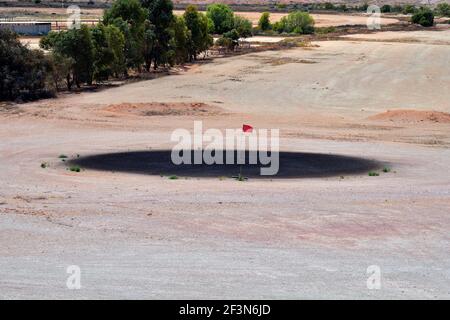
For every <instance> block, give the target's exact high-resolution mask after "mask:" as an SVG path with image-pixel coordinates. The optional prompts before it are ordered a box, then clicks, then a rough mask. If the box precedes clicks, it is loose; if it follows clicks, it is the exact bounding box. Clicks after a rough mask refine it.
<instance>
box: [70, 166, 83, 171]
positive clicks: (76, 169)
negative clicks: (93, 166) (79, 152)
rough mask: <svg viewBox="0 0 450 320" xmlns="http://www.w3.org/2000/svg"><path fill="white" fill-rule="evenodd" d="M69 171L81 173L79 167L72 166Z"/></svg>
mask: <svg viewBox="0 0 450 320" xmlns="http://www.w3.org/2000/svg"><path fill="white" fill-rule="evenodd" d="M69 170H70V171H72V172H81V168H80V167H79V166H72V167H70V168H69Z"/></svg>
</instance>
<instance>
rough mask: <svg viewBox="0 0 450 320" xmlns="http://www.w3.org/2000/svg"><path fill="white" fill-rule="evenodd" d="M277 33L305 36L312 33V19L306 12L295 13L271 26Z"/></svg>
mask: <svg viewBox="0 0 450 320" xmlns="http://www.w3.org/2000/svg"><path fill="white" fill-rule="evenodd" d="M273 29H274V30H275V31H278V32H279V33H283V32H286V33H296V34H307V33H313V32H314V19H313V18H312V17H311V15H310V14H309V13H307V12H302V11H295V12H291V13H290V14H289V15H288V16H286V17H283V18H281V20H280V21H278V22H276V23H275V24H274V26H273Z"/></svg>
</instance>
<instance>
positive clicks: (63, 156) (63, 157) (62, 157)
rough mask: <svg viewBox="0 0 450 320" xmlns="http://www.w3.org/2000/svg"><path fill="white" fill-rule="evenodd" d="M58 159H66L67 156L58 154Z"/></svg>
mask: <svg viewBox="0 0 450 320" xmlns="http://www.w3.org/2000/svg"><path fill="white" fill-rule="evenodd" d="M58 158H59V159H67V158H68V156H66V155H65V154H60V155H59V157H58Z"/></svg>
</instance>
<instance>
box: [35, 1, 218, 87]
mask: <svg viewBox="0 0 450 320" xmlns="http://www.w3.org/2000/svg"><path fill="white" fill-rule="evenodd" d="M172 10H173V5H172V2H171V1H170V0H141V1H139V0H116V1H115V2H114V3H113V5H112V6H111V8H110V9H108V10H106V11H105V13H104V16H103V21H102V23H99V24H98V25H96V26H94V27H88V26H86V25H81V27H80V28H73V29H70V30H67V31H61V32H51V33H50V34H49V35H48V36H46V37H44V38H42V39H41V42H40V45H41V47H42V48H43V49H46V50H49V51H50V52H51V54H50V56H51V59H52V62H53V63H54V65H55V68H56V69H57V70H58V72H57V73H56V78H55V86H56V87H57V88H58V87H59V85H60V83H61V82H62V81H65V82H66V85H67V88H68V89H69V90H70V89H71V88H72V86H73V85H76V86H78V87H79V86H81V85H82V84H83V83H87V84H88V85H90V84H92V82H93V81H104V80H107V79H108V78H109V77H119V76H122V75H125V76H126V75H128V73H129V71H130V70H136V71H138V72H140V71H142V70H147V71H149V70H150V68H151V67H152V66H153V68H154V69H157V68H158V66H160V65H174V64H179V63H183V62H186V61H192V60H195V59H197V57H198V55H199V54H200V53H202V52H205V51H206V50H207V49H208V48H209V47H210V46H211V45H212V43H213V38H212V36H211V35H210V32H209V31H210V28H211V26H210V24H209V20H208V18H207V17H206V16H205V15H204V14H202V13H200V12H198V11H197V8H196V7H194V6H189V7H188V8H187V9H186V11H185V13H184V15H183V16H181V17H177V16H175V15H173V12H172Z"/></svg>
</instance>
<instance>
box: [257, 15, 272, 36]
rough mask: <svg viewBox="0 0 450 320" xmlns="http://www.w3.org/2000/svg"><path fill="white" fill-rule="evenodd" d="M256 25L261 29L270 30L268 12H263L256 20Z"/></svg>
mask: <svg viewBox="0 0 450 320" xmlns="http://www.w3.org/2000/svg"><path fill="white" fill-rule="evenodd" d="M258 27H259V29H260V30H261V31H267V30H270V29H271V27H272V25H271V24H270V13H269V12H263V13H262V14H261V17H260V18H259V21H258Z"/></svg>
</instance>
